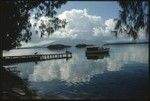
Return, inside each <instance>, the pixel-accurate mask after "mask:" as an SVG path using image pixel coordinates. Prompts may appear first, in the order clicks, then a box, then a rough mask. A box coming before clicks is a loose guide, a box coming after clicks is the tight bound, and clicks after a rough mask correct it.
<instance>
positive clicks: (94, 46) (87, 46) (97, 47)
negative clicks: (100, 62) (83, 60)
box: [86, 46, 98, 48]
mask: <svg viewBox="0 0 150 101" xmlns="http://www.w3.org/2000/svg"><path fill="white" fill-rule="evenodd" d="M86 48H98V46H87V47H86Z"/></svg>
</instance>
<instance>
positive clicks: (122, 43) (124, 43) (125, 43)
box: [103, 42, 149, 46]
mask: <svg viewBox="0 0 150 101" xmlns="http://www.w3.org/2000/svg"><path fill="white" fill-rule="evenodd" d="M148 43H149V42H121V43H105V44H103V45H104V46H105V45H127V44H148Z"/></svg>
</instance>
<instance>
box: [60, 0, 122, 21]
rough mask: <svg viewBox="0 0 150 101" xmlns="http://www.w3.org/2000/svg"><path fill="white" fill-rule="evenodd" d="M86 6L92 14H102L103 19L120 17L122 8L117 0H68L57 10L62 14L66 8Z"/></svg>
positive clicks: (82, 7)
mask: <svg viewBox="0 0 150 101" xmlns="http://www.w3.org/2000/svg"><path fill="white" fill-rule="evenodd" d="M85 8H86V9H87V11H88V13H89V14H90V15H97V16H101V17H102V18H103V20H107V19H109V18H116V17H118V12H119V10H120V7H119V5H118V3H117V1H68V2H67V3H66V4H65V5H63V6H62V7H61V8H60V9H58V10H57V11H58V14H60V13H62V12H63V11H66V10H71V9H85Z"/></svg>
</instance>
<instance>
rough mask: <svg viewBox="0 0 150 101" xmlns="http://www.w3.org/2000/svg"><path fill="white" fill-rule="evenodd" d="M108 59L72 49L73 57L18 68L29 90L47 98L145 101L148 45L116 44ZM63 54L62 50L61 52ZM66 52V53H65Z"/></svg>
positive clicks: (24, 51) (14, 52)
mask: <svg viewBox="0 0 150 101" xmlns="http://www.w3.org/2000/svg"><path fill="white" fill-rule="evenodd" d="M108 47H110V53H109V56H106V57H103V56H99V59H96V60H94V59H87V57H86V56H85V49H77V48H75V47H72V48H71V49H70V51H71V52H72V53H73V57H72V58H71V59H69V60H68V61H66V60H65V59H59V60H48V61H42V62H38V63H34V62H30V63H20V64H14V65H12V66H15V67H17V68H16V70H19V71H20V73H19V74H18V75H19V76H20V77H21V78H23V79H26V80H27V81H28V85H29V88H31V89H33V90H36V91H37V93H38V94H39V95H41V96H44V97H46V98H47V99H59V98H60V99H145V98H147V97H148V89H149V86H148V85H149V84H148V83H149V81H148V79H149V78H148V75H149V74H148V71H149V70H148V55H149V54H148V45H147V44H143V45H118V46H117V45H116V46H108ZM62 51H63V50H62ZM34 52H38V53H59V52H61V51H50V50H48V49H20V50H11V51H6V52H4V55H22V54H34ZM63 52H64V51H63Z"/></svg>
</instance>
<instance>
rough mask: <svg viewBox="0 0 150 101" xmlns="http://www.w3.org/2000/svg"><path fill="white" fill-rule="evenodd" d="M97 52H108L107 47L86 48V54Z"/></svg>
mask: <svg viewBox="0 0 150 101" xmlns="http://www.w3.org/2000/svg"><path fill="white" fill-rule="evenodd" d="M99 53H109V48H105V47H97V46H88V47H87V48H86V54H99Z"/></svg>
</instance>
